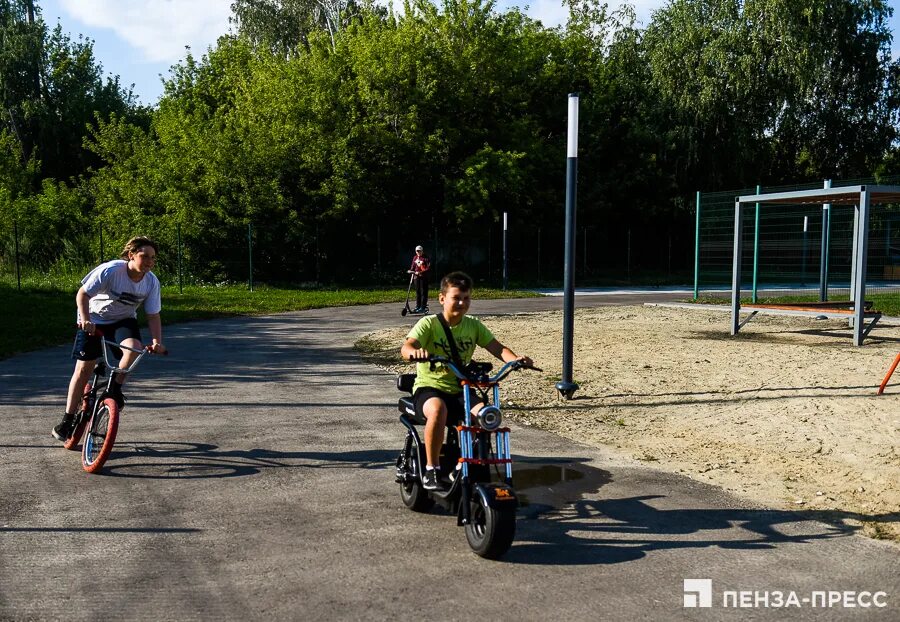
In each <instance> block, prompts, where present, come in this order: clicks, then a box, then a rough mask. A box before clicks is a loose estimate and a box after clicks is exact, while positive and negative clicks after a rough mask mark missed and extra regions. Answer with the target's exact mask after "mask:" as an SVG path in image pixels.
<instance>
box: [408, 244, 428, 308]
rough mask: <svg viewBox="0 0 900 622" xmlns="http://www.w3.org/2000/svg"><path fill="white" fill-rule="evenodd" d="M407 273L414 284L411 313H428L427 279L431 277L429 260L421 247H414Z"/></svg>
mask: <svg viewBox="0 0 900 622" xmlns="http://www.w3.org/2000/svg"><path fill="white" fill-rule="evenodd" d="M409 271H410V272H411V273H412V275H413V279H414V280H415V282H416V308H415V309H413V313H428V279H429V277H430V276H431V260H430V259H429V258H428V256H427V255H426V254H425V249H424V248H422V246H421V245H419V246H417V247H416V254H415V255H413V258H412V264H410V266H409Z"/></svg>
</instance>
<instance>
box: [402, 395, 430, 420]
mask: <svg viewBox="0 0 900 622" xmlns="http://www.w3.org/2000/svg"><path fill="white" fill-rule="evenodd" d="M397 410H399V411H400V412H401V413H403V414H404V415H407V416H408V417H409V419H410V421H412V422H413V423H415V424H416V425H425V418H424V417H420V416H419V415H417V414H416V405H415V404H414V403H413V398H412V397H401V398H400V399H399V400H397Z"/></svg>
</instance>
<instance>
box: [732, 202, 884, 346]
mask: <svg viewBox="0 0 900 622" xmlns="http://www.w3.org/2000/svg"><path fill="white" fill-rule="evenodd" d="M886 203H900V186H883V185H856V186H845V187H840V188H828V187H826V188H822V189H816V190H799V191H794V192H773V193H764V194H749V195H743V196H739V197H736V198H735V202H734V253H733V258H732V280H731V283H732V285H731V334H732V335H736V334H738V332H739V331H740V329H741V327H743V326H744V325H745V324H746V323H747V322H748V321H750V319H751V318H752V317H753V316H754V315H755V314H756V313H757V312H758V311H759V309H760V308H761V307H765V306H767V305H752V306H750V305H744V306H745V307H750V308H751V309H752V310H751V313H750V315H749V317H747V318H746V319H745V320H744V321H741V316H740V313H741V277H742V274H741V264H742V260H743V250H744V249H743V240H744V235H743V234H744V232H743V228H744V210H745V209H747V207H749V206H750V205H759V206H760V209H779V207H781V208H784V207H785V206H797V205H822V206H823V208H825V209H828V208H830V209H835V208H842V207H843V208H847V209H852V210H853V238H852V240H853V251H852V256H851V257H852V265H851V276H850V300H851V302H850V303H848V304H846V305H842V306H838V305H829V304H828V303H823V304H821V305H817V306H816V308H811V307H809V304H805V305H803V306H804V307H809V308H805V309H803V310H801V309H791V306H792V305H777V306H778V307H780V308H781V309H782V310H783V311H787V312H792V311H796V312H798V313H806V314H816V313H818V314H820V315H840V314H843V315H846V316H848V317H850V318H851V319H852V322H853V343H854V345H857V346H861V345H862V344H863V341H864V339H865V338H866V336H867V335H868V334H869V331H871V330H872V328H873V327H874V326H875V324H876V323H877V322H878V320H879V319H880V318H881V314H880V313H879V312H878V311H877V310H875V309H872V308H870V307H868V306H867V304H866V299H865V296H866V258H867V256H868V248H869V224H870V223H869V220H870V214H871V208H872V206H873V205H880V204H886ZM795 306H796V305H795ZM867 321H868V322H867Z"/></svg>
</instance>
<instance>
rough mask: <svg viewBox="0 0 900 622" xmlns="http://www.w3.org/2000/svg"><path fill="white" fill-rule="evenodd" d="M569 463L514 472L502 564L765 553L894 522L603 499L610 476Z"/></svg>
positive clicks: (889, 517) (651, 498)
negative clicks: (514, 498)
mask: <svg viewBox="0 0 900 622" xmlns="http://www.w3.org/2000/svg"><path fill="white" fill-rule="evenodd" d="M558 460H559V459H548V461H558ZM520 462H521V461H520ZM575 462H580V461H579V460H570V461H569V462H568V463H567V464H562V465H560V464H556V465H553V466H552V467H551V468H552V469H556V470H557V472H558V473H559V474H560V475H561V477H560V476H556V477H554V475H553V471H548V466H549V465H547V466H542V467H539V468H538V469H529V468H524V469H518V470H517V471H516V473H515V474H514V479H516V480H517V482H516V483H517V488H516V489H517V491H518V492H520V494H521V496H522V497H523V498H524V503H523V507H521V508H520V510H519V520H518V522H517V533H516V539H515V542H514V543H513V546H512V549H510V551H509V552H508V553H507V554H506V555H505V556H504V557H503V560H502V561H503V562H506V563H513V564H539V565H588V564H617V563H622V562H628V561H634V560H637V559H641V558H643V557H645V556H647V555H648V554H649V553H651V552H653V551H665V550H676V549H692V548H696V549H702V548H710V547H718V548H721V549H740V550H754V551H764V550H769V549H774V548H776V547H779V546H783V545H785V544H805V543H812V542H816V541H820V540H826V539H832V538H838V537H846V536H849V535H852V534H854V533H856V531H858V530H859V529H860V527H859V526H856V525H849V524H847V521H848V520H854V521H860V522H876V523H878V522H891V521H897V520H900V514H898V513H891V514H882V515H870V516H869V515H860V514H856V513H850V512H840V511H803V512H797V511H781V510H760V509H740V508H725V509H722V508H702V509H678V508H676V509H664V508H660V507H657V506H659V505H662V506H665V505H671V501H669V500H668V496H667V495H643V496H637V497H624V498H603V497H604V491H603V488H604V487H606V486H607V485H608V484H610V483H612V482H613V479H614V477H613V475H612V474H611V473H610V472H609V471H605V470H603V469H597V468H594V467H591V466H588V465H585V464H575ZM535 471H538V472H539V473H540V476H539V477H538V478H537V480H538V481H539V483H538V484H537V485H531V483H530V482H531V480H532V479H533V478H532V477H531V476H530V474H531V473H534V472H535ZM548 478H549V481H548ZM520 481H521V484H520ZM823 521H824V522H823Z"/></svg>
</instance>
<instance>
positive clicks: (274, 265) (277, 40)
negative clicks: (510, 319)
mask: <svg viewBox="0 0 900 622" xmlns="http://www.w3.org/2000/svg"><path fill="white" fill-rule="evenodd" d="M566 5H567V6H568V8H569V12H570V18H569V20H568V22H567V24H566V25H565V26H563V27H558V28H548V27H546V26H545V25H543V24H542V23H540V22H539V21H536V20H534V19H531V18H529V17H528V16H526V15H524V14H523V13H522V12H521V11H519V10H517V9H509V10H503V11H501V10H498V8H497V6H496V5H495V4H494V2H493V0H443V2H441V3H440V4H434V3H432V2H430V1H429V0H405V1H404V3H403V7H402V11H397V12H392V11H389V10H386V9H384V8H380V7H378V6H375V5H374V4H370V3H354V2H347V1H345V0H334V1H330V0H329V1H326V0H235V1H234V2H233V3H232V10H233V13H234V16H233V24H235V29H234V32H232V33H230V34H228V35H226V36H223V37H221V38H220V39H219V41H218V44H217V45H216V47H215V48H213V49H211V50H210V52H209V53H208V54H207V55H204V56H202V57H200V58H195V57H193V56H192V55H188V56H187V57H186V58H185V59H184V60H183V61H182V62H180V63H178V64H177V65H176V66H175V67H173V68H172V71H171V74H170V76H169V78H168V80H167V81H166V84H165V95H164V97H163V98H162V99H161V101H160V102H159V105H158V107H157V108H156V109H154V110H152V111H147V110H144V109H140V108H138V107H136V106H135V103H134V102H133V100H132V99H131V98H130V96H129V94H128V93H127V92H125V91H123V90H122V89H121V87H120V86H119V84H118V80H117V79H108V80H107V81H106V82H103V81H102V80H101V75H100V68H99V66H98V65H97V64H96V63H95V62H94V61H93V58H92V55H91V44H90V42H89V41H82V40H79V41H77V42H73V41H72V40H70V39H69V38H68V37H67V36H65V35H63V34H62V32H61V30H60V29H59V28H57V29H55V30H54V31H52V32H50V31H48V30H47V29H46V27H45V26H44V25H43V23H42V22H41V21H40V19H35V20H31V21H29V19H28V16H27V10H26V9H27V7H26V3H23V2H21V1H19V0H0V69H2V73H0V84H2V88H3V90H2V92H0V96H2V97H3V104H4V108H5V116H4V114H3V113H2V112H0V166H2V167H3V169H2V170H0V180H3V183H4V184H5V185H6V186H7V187H6V190H5V191H4V192H5V193H3V192H0V206H2V205H4V201H5V204H7V205H12V203H15V202H17V201H18V202H19V204H20V206H21V201H23V200H26V199H27V198H28V197H29V196H31V197H35V196H38V195H40V196H41V197H42V199H41V200H44V201H45V203H43V204H42V205H59V208H58V209H59V211H60V213H65V214H68V215H69V216H68V217H73V218H74V217H75V214H76V212H77V210H75V209H74V207H73V206H78V207H79V209H81V210H82V213H83V215H84V217H85V218H86V217H88V216H89V217H90V218H93V219H97V220H100V221H103V222H106V223H114V225H115V227H116V228H117V230H118V232H119V233H118V235H121V236H122V237H126V236H127V235H128V234H129V233H131V232H132V231H134V230H137V229H141V230H144V231H154V232H155V233H156V234H157V235H158V236H159V237H161V238H163V240H164V241H165V242H167V243H170V244H174V240H175V237H176V235H177V232H180V234H181V235H183V236H186V237H188V238H190V239H191V240H192V244H191V245H190V247H189V253H190V254H191V255H192V256H191V257H189V258H188V259H189V262H190V264H191V266H192V270H193V271H194V273H195V274H196V275H197V276H198V277H202V278H226V277H229V275H230V276H231V278H234V276H235V273H234V271H233V269H232V267H231V266H233V265H237V264H238V263H239V259H240V258H242V257H243V256H244V255H245V254H246V249H245V248H244V247H243V244H244V243H245V240H246V236H247V234H248V230H249V229H248V228H249V227H251V226H252V236H253V237H254V239H256V240H257V248H258V249H259V250H258V252H259V253H260V254H261V255H262V256H261V257H260V259H261V260H259V261H257V270H259V271H261V273H262V274H263V276H265V277H269V278H273V279H291V278H295V277H296V276H297V275H298V274H305V275H309V273H310V271H311V270H312V267H311V266H312V264H313V263H315V265H316V275H318V267H319V263H320V262H321V263H323V264H325V265H327V266H328V270H330V274H331V275H332V276H334V277H335V278H343V279H344V280H346V279H348V278H350V277H349V275H358V274H359V273H360V272H361V270H362V268H361V267H360V265H359V258H358V257H354V256H353V255H352V254H348V253H346V252H345V251H343V250H342V249H343V247H344V246H345V245H346V241H347V240H348V239H349V240H352V241H353V243H354V244H361V245H372V244H374V243H376V240H377V241H378V242H379V243H380V242H381V241H382V238H384V239H386V240H388V242H389V243H390V242H391V241H394V240H398V239H400V238H401V237H408V236H409V235H411V234H412V235H416V236H421V235H423V234H424V233H425V232H430V231H441V232H446V234H447V235H449V234H450V233H453V232H459V233H460V235H461V234H462V233H463V232H466V231H474V230H478V229H484V228H486V227H489V226H491V224H492V223H494V222H496V221H497V220H498V219H499V218H500V216H501V214H502V213H504V212H507V213H509V214H511V215H512V216H513V217H514V218H516V219H518V220H519V222H523V223H529V225H530V226H532V227H536V228H537V227H541V226H550V225H551V224H552V223H555V222H558V221H559V219H560V214H561V211H560V210H561V206H562V204H563V197H564V186H563V182H564V169H565V159H564V154H565V145H566V136H565V132H566V94H567V93H570V92H578V93H580V95H581V132H580V139H579V144H580V171H581V176H580V182H579V220H580V223H581V224H582V225H585V226H597V227H598V228H601V225H602V226H604V227H605V228H607V229H608V228H610V227H609V225H610V224H611V223H613V224H617V225H618V224H621V225H623V226H631V225H633V224H638V223H644V224H650V223H654V224H658V223H663V226H664V227H678V226H681V225H680V224H679V223H681V224H683V223H685V222H686V220H687V214H686V203H687V202H686V200H685V197H686V196H689V195H691V194H693V192H694V191H695V190H697V189H698V188H702V189H715V188H723V187H740V186H747V185H753V184H756V183H764V184H767V185H768V184H778V183H784V182H796V181H805V180H808V179H820V178H823V177H830V176H836V177H838V176H845V177H851V176H868V175H871V174H872V173H873V172H875V171H876V170H877V171H879V172H881V173H884V172H896V171H892V170H891V169H892V167H894V166H895V164H894V163H896V162H897V161H900V157H898V156H897V154H896V149H897V123H898V118H897V111H898V99H897V97H898V83H897V78H898V75H900V71H898V69H900V67H898V65H897V63H895V62H894V61H892V60H891V58H890V42H891V33H890V31H889V30H888V27H887V20H888V18H889V16H890V14H891V9H890V7H888V6H887V5H886V3H884V2H883V1H882V0H808V1H804V2H800V1H799V0H796V1H795V0H790V1H788V2H785V1H783V0H672V1H671V2H669V3H668V4H667V5H666V6H665V7H664V8H663V9H661V10H659V11H657V12H655V14H654V15H653V17H652V19H651V21H650V23H649V25H648V26H647V27H646V28H645V29H641V28H639V27H638V26H637V25H636V24H635V20H634V12H633V10H631V9H630V8H628V7H626V8H624V9H622V10H620V11H618V12H613V13H610V12H609V11H608V9H607V7H606V5H603V4H600V3H599V2H597V1H596V0H566ZM85 135H87V138H86V140H84V139H83V138H82V137H84V136H85ZM85 145H86V147H87V148H86V149H85ZM48 179H50V180H59V181H62V182H65V183H66V184H69V186H70V187H71V192H69V193H68V194H67V191H66V190H65V189H64V186H65V184H63V185H59V184H58V183H57V182H54V184H56V185H47V183H48V182H47V181H46V180H48ZM42 180H43V181H42ZM42 184H43V185H42ZM4 197H6V198H4ZM28 200H31V199H28ZM0 209H3V208H2V207H0ZM11 209H12V208H10V210H11ZM47 209H50V208H47ZM50 211H52V209H50ZM7 212H8V213H11V211H9V210H7ZM657 228H658V227H657ZM435 235H437V234H435Z"/></svg>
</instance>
